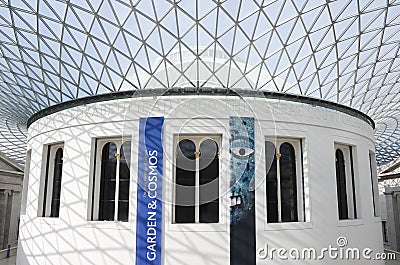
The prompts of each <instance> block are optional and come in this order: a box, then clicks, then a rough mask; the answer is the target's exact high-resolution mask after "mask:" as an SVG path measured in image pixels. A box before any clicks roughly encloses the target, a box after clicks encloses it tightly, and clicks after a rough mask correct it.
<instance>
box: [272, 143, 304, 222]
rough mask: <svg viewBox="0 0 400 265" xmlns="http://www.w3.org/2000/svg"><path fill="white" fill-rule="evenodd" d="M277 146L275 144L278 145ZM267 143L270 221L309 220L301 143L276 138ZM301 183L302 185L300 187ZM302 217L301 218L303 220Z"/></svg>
mask: <svg viewBox="0 0 400 265" xmlns="http://www.w3.org/2000/svg"><path fill="white" fill-rule="evenodd" d="M274 143H275V144H274ZM274 143H272V141H266V142H265V152H266V153H265V158H266V164H265V165H266V171H267V173H266V185H267V187H266V191H267V222H268V223H278V222H298V221H299V219H300V220H305V213H304V205H303V204H302V203H300V204H299V202H303V201H304V191H303V185H304V183H303V177H302V170H301V167H302V161H301V160H300V159H296V153H297V154H298V156H299V157H302V156H301V154H300V152H301V141H299V140H294V139H291V140H285V139H276V140H275V141H274ZM299 183H300V185H299ZM299 215H300V216H301V218H299Z"/></svg>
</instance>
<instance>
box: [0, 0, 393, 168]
mask: <svg viewBox="0 0 400 265" xmlns="http://www.w3.org/2000/svg"><path fill="white" fill-rule="evenodd" d="M399 3H400V1H395V0H388V1H374V0H371V1H367V0H338V1H325V0H323V1H322V0H312V1H311V0H310V1H299V0H278V1H270V0H268V1H266V0H196V1H189V0H130V1H129V0H125V1H122V0H96V1H88V0H80V1H77V0H70V1H65V0H62V1H61V0H60V1H56V0H40V1H39V0H29V1H28V0H9V1H5V0H0V36H1V37H0V89H1V92H2V93H0V119H1V122H0V134H1V135H0V150H1V151H3V152H5V153H7V154H8V155H9V156H11V157H12V158H15V159H17V160H18V161H22V160H23V157H24V153H25V141H26V121H27V119H28V118H29V117H30V116H31V115H32V114H34V113H36V112H38V111H39V110H41V109H44V108H46V107H49V106H52V105H55V104H58V103H61V102H65V101H68V100H72V99H76V98H82V97H87V96H91V95H97V94H104V93H111V92H116V91H123V90H135V89H149V88H171V87H179V86H191V87H203V86H205V87H224V88H232V89H235V88H247V89H255V90H259V89H261V90H269V91H280V92H285V93H291V94H301V95H305V96H309V97H314V98H321V99H326V100H329V101H333V102H336V103H340V104H343V105H347V106H350V107H352V108H355V109H357V110H360V111H362V112H364V113H366V114H368V115H370V116H371V117H372V118H373V119H374V120H375V122H376V125H377V128H376V148H377V158H378V161H379V164H384V163H387V162H389V161H391V160H393V159H394V158H396V157H398V156H399V154H400V150H399V145H400V135H399V134H400V129H399V120H400V102H399V99H400V97H399V90H400V84H399V83H400V81H399V78H400V4H399Z"/></svg>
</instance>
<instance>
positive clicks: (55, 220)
mask: <svg viewBox="0 0 400 265" xmlns="http://www.w3.org/2000/svg"><path fill="white" fill-rule="evenodd" d="M36 218H38V220H39V222H40V223H41V224H46V225H61V222H60V218H59V217H49V216H45V217H42V216H38V217H36Z"/></svg>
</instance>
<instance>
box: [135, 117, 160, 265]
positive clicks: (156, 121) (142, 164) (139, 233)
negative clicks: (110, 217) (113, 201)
mask: <svg viewBox="0 0 400 265" xmlns="http://www.w3.org/2000/svg"><path fill="white" fill-rule="evenodd" d="M163 125H164V117H148V118H140V121H139V152H138V182H137V215H136V265H161V243H162V242H161V239H162V176H163V143H162V138H163V137H162V135H163V133H162V131H163Z"/></svg>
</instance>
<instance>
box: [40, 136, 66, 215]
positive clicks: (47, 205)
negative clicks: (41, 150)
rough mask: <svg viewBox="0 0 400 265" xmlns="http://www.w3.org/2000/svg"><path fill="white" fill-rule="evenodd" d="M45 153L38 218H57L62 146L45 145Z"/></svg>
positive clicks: (58, 213) (58, 212)
mask: <svg viewBox="0 0 400 265" xmlns="http://www.w3.org/2000/svg"><path fill="white" fill-rule="evenodd" d="M45 151H47V156H46V159H45V160H44V163H45V164H44V166H45V174H44V176H43V177H42V181H41V184H43V186H42V187H43V189H42V191H43V193H41V195H42V196H40V198H39V200H40V201H41V204H40V205H41V206H42V207H39V212H38V216H42V217H59V215H60V198H61V180H62V166H63V153H64V144H62V143H61V144H51V145H46V146H45Z"/></svg>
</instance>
